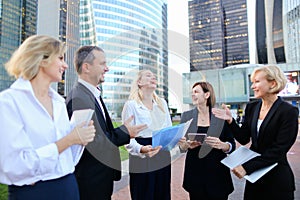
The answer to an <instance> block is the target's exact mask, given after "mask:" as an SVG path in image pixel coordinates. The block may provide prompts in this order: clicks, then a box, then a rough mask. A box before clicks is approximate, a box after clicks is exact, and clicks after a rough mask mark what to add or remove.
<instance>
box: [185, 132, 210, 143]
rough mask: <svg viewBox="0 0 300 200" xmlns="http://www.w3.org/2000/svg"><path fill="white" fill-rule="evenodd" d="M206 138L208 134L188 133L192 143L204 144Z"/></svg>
mask: <svg viewBox="0 0 300 200" xmlns="http://www.w3.org/2000/svg"><path fill="white" fill-rule="evenodd" d="M206 137H207V134H206V133H188V139H189V140H190V141H198V142H201V143H203V142H204V140H205V138H206Z"/></svg>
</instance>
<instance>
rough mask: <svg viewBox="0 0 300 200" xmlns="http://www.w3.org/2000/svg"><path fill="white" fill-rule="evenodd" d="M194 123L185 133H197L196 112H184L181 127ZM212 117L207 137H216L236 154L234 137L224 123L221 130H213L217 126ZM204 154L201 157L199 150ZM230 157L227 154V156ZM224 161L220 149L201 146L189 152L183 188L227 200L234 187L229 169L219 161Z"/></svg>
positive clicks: (205, 145)
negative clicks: (185, 123) (188, 122)
mask: <svg viewBox="0 0 300 200" xmlns="http://www.w3.org/2000/svg"><path fill="white" fill-rule="evenodd" d="M190 119H193V121H192V122H191V125H190V127H189V129H188V130H187V133H196V132H197V129H198V127H197V122H198V109H197V108H194V109H192V110H190V111H187V112H184V113H183V114H182V116H181V123H184V122H186V121H188V120H190ZM219 121H220V120H219V119H217V118H216V117H215V116H214V115H210V126H211V130H213V131H211V130H208V132H207V134H208V136H214V137H219V138H220V140H221V141H223V142H230V144H231V145H232V149H231V152H232V151H234V150H235V140H234V138H233V134H232V132H231V131H230V129H229V128H228V126H227V124H226V123H224V121H223V120H221V121H222V124H221V127H220V128H219V130H218V128H216V127H215V126H217V125H216V124H218V123H219ZM203 149H206V150H207V153H206V154H205V155H203V152H202V150H203ZM228 153H230V152H228ZM225 157H226V153H224V152H223V151H222V150H220V149H214V148H211V147H210V146H208V145H207V144H205V143H204V144H203V145H202V146H200V147H197V148H195V149H189V150H188V152H187V155H186V161H185V171H184V181H183V187H184V188H185V190H187V191H188V192H190V193H194V194H195V193H196V194H198V195H202V194H206V195H208V196H210V197H212V198H226V197H227V196H228V195H229V194H230V193H231V192H232V191H233V183H232V179H231V175H230V169H229V168H227V167H226V166H225V165H223V164H222V163H221V162H220V161H221V160H222V159H223V158H225Z"/></svg>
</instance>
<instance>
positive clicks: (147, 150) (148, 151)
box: [140, 145, 162, 158]
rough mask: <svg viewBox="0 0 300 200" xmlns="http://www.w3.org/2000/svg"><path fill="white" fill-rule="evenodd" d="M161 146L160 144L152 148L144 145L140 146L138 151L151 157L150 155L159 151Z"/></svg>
mask: <svg viewBox="0 0 300 200" xmlns="http://www.w3.org/2000/svg"><path fill="white" fill-rule="evenodd" d="M161 148H162V146H158V147H154V148H153V147H152V146H151V145H145V146H142V148H141V150H140V152H141V153H143V154H145V155H146V156H148V157H150V158H151V157H152V156H155V155H156V154H157V153H158V152H159V151H160V149H161Z"/></svg>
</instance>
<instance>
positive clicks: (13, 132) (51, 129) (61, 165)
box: [0, 78, 84, 186]
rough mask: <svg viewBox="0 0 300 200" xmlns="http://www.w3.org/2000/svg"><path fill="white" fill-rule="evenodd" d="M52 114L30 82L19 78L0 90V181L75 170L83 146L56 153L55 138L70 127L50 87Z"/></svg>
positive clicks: (33, 179) (40, 177) (13, 181)
mask: <svg viewBox="0 0 300 200" xmlns="http://www.w3.org/2000/svg"><path fill="white" fill-rule="evenodd" d="M49 96H50V97H51V98H52V106H53V118H52V117H51V116H50V115H49V113H48V112H47V110H46V109H45V108H44V107H43V106H42V104H41V103H40V102H39V101H38V100H37V98H36V97H35V95H34V93H33V89H32V86H31V83H30V82H29V81H28V80H24V79H22V78H19V79H18V80H16V81H15V82H14V83H13V84H12V86H11V87H10V88H9V89H7V90H5V91H3V92H1V93H0V111H1V114H0V127H1V131H0V182H1V183H4V184H7V185H11V184H13V185H19V186H21V185H28V184H32V183H35V182H37V181H40V180H50V179H55V178H59V177H62V176H65V175H67V174H70V173H72V172H73V171H74V169H75V167H74V166H75V165H76V164H77V163H78V161H79V159H80V157H81V155H82V152H83V149H84V147H83V146H81V145H73V146H71V147H70V148H67V149H66V150H64V151H63V152H62V153H60V154H59V152H58V148H57V146H56V144H55V142H56V141H57V140H59V139H61V138H62V137H64V136H66V135H67V134H69V133H70V132H71V130H72V125H71V124H70V121H69V118H68V114H67V110H66V105H65V103H64V101H65V100H64V99H63V98H62V97H61V96H60V95H59V94H57V93H56V92H55V91H54V90H53V89H52V88H49Z"/></svg>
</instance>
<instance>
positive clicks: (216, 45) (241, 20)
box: [188, 0, 249, 71]
mask: <svg viewBox="0 0 300 200" xmlns="http://www.w3.org/2000/svg"><path fill="white" fill-rule="evenodd" d="M188 3H189V26H190V33H189V35H190V62H191V67H190V68H191V71H197V70H204V69H215V68H224V67H227V66H230V65H234V64H242V63H249V47H248V23H247V6H246V0H215V1H209V0H191V1H189V2H188Z"/></svg>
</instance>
